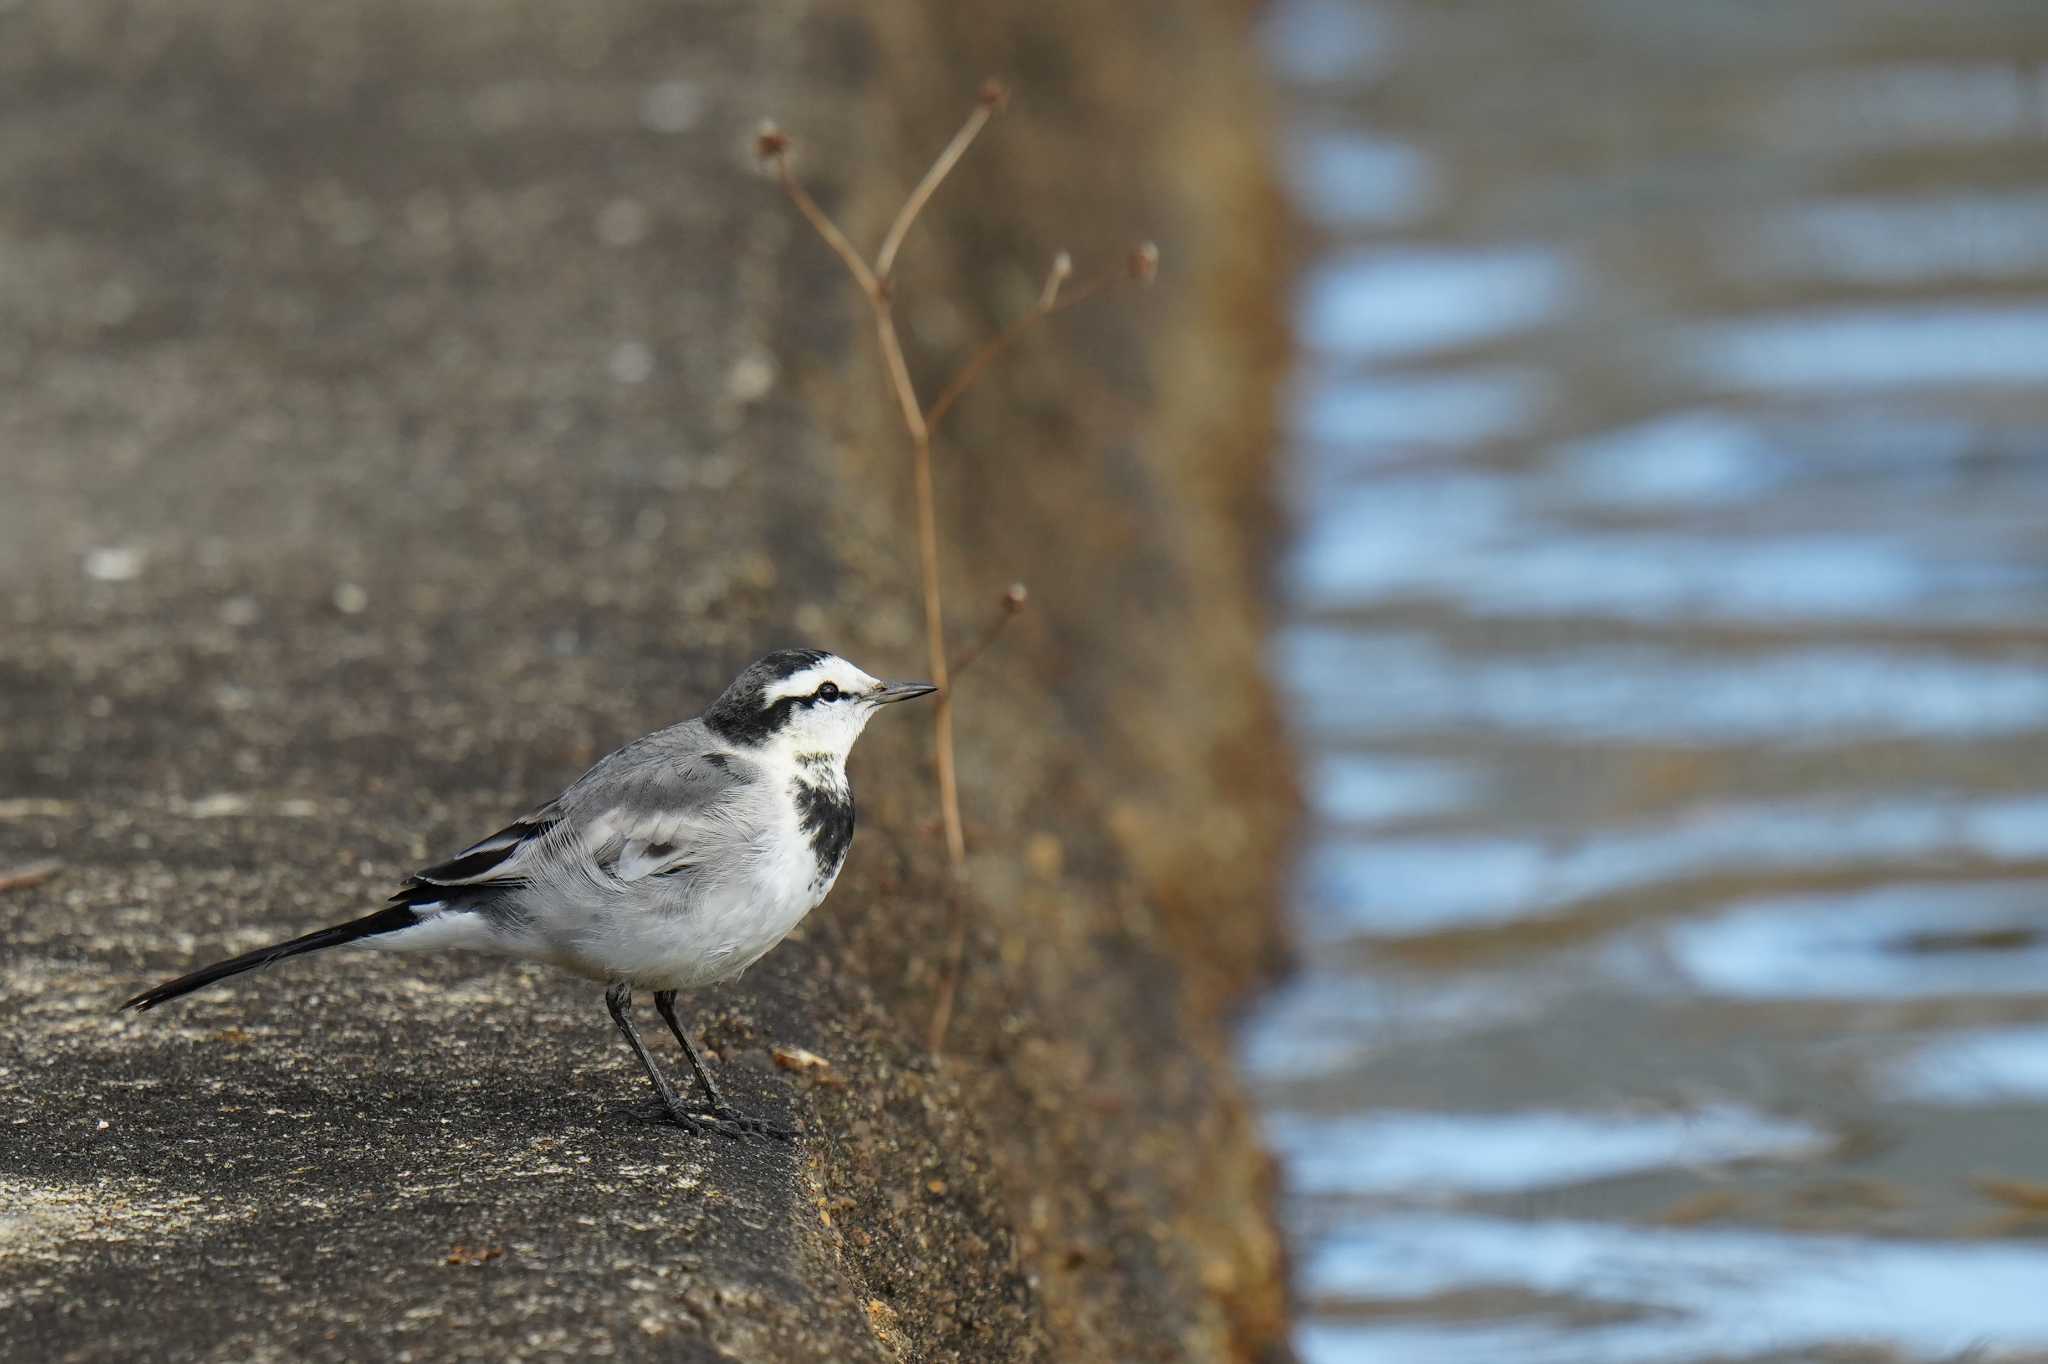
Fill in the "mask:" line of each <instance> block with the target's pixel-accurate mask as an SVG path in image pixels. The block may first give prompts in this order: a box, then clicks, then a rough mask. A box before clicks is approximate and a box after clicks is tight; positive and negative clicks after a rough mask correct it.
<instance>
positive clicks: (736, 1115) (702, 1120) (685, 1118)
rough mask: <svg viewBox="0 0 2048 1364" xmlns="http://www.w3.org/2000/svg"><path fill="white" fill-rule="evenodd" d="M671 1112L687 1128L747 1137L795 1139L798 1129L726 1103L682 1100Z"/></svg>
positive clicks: (701, 1131) (697, 1131)
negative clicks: (748, 1112) (691, 1102)
mask: <svg viewBox="0 0 2048 1364" xmlns="http://www.w3.org/2000/svg"><path fill="white" fill-rule="evenodd" d="M669 1116H670V1117H671V1118H674V1119H675V1121H676V1123H677V1125H679V1126H680V1127H682V1128H683V1129H684V1130H685V1131H688V1132H695V1133H699V1134H702V1133H706V1132H716V1133H718V1134H719V1135H720V1136H725V1137H733V1138H736V1139H737V1138H744V1137H763V1138H767V1139H769V1140H772V1141H794V1140H796V1131H795V1129H793V1128H789V1127H784V1126H783V1125H782V1124H781V1123H777V1122H770V1121H769V1120H768V1119H766V1118H756V1117H753V1116H752V1115H750V1114H746V1113H742V1112H740V1111H739V1110H738V1109H736V1108H730V1107H727V1106H726V1105H724V1104H691V1105H688V1106H685V1105H681V1104H678V1105H677V1106H676V1107H674V1108H672V1109H670V1110H669Z"/></svg>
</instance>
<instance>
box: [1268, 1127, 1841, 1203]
mask: <svg viewBox="0 0 2048 1364" xmlns="http://www.w3.org/2000/svg"><path fill="white" fill-rule="evenodd" d="M1268 1130H1269V1131H1270V1132H1271V1134H1272V1141H1273V1144H1274V1147H1275V1148H1276V1149H1277V1150H1278V1151H1279V1152H1280V1154H1281V1155H1282V1156H1284V1157H1286V1159H1287V1161H1288V1169H1289V1172H1290V1175H1291V1187H1292V1188H1293V1190H1294V1192H1296V1193H1299V1194H1309V1195H1320V1194H1347V1195H1362V1194H1412V1195H1420V1196H1424V1197H1428V1198H1432V1199H1442V1198H1450V1197H1455V1196H1458V1195H1461V1194H1503V1193H1517V1192H1526V1191H1530V1190H1535V1189H1542V1188H1547V1187H1551V1186H1555V1185H1562V1184H1578V1183H1583V1182H1585V1181H1587V1180H1594V1179H1607V1178H1611V1177H1613V1176H1616V1175H1625V1174H1635V1173H1640V1172H1642V1171H1645V1170H1654V1169H1659V1168H1663V1167H1670V1166H1700V1165H1709V1164H1715V1163H1720V1162H1725V1161H1733V1160H1750V1159H1756V1158H1759V1157H1773V1158H1779V1159H1783V1158H1787V1157H1793V1156H1802V1155H1812V1154H1815V1153H1817V1152H1819V1151H1822V1150H1825V1149H1827V1148H1828V1147H1829V1146H1831V1145H1832V1144H1833V1139H1832V1138H1831V1137H1830V1136H1829V1135H1828V1134H1827V1133H1826V1132H1824V1131H1823V1130H1821V1129H1820V1128H1818V1127H1815V1126H1813V1125H1811V1124H1809V1123H1803V1122H1797V1121H1792V1120H1789V1119H1784V1118H1775V1117H1772V1116H1770V1115H1769V1114H1765V1113H1757V1112H1753V1111H1751V1110H1749V1109H1746V1108H1739V1107H1736V1106H1734V1105H1719V1106H1714V1107H1709V1108H1702V1109H1697V1110H1694V1111H1690V1112H1665V1113H1658V1112H1636V1113H1629V1112H1612V1113H1572V1112H1561V1111H1548V1110H1533V1111H1532V1110H1524V1111H1521V1112H1513V1113H1412V1112H1411V1113H1396V1112H1388V1111H1385V1110H1379V1111H1375V1112H1372V1113H1360V1114H1352V1115H1348V1116H1344V1117H1311V1116H1307V1115H1304V1114H1298V1113H1282V1114H1276V1115H1274V1116H1273V1117H1272V1118H1271V1119H1270V1121H1269V1123H1268Z"/></svg>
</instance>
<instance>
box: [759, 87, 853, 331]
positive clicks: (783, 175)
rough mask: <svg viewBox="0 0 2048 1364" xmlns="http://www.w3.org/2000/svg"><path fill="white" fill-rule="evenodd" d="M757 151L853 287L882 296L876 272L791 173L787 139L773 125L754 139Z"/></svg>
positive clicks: (762, 128) (762, 129)
mask: <svg viewBox="0 0 2048 1364" xmlns="http://www.w3.org/2000/svg"><path fill="white" fill-rule="evenodd" d="M754 147H755V150H757V151H758V152H759V153H760V154H761V157H762V159H763V160H765V161H767V162H769V163H770V164H771V165H773V166H774V167H775V178H776V179H777V180H780V181H781V182H782V191H783V193H785V194H787V195H788V196H789V198H790V202H791V203H794V204H795V205H796V207H797V211H798V212H799V213H801V214H803V215H804V217H805V218H806V219H807V220H809V222H810V224H811V226H812V227H814V228H816V229H817V230H818V235H819V236H820V237H823V238H824V239H825V245H827V246H829V247H831V248H832V250H833V252H834V253H835V254H837V255H838V257H839V259H840V261H841V262H843V263H844V264H845V266H846V270H847V273H848V274H850V275H852V276H853V280H854V283H856V284H858V285H860V291H861V292H862V293H864V294H866V295H867V296H868V297H869V298H870V299H872V298H874V296H875V295H876V294H877V293H879V292H880V290H879V289H878V288H877V287H876V284H875V275H874V272H873V271H872V270H870V269H868V263H867V262H866V261H864V260H862V259H861V258H860V251H859V250H858V249H857V248H856V247H855V246H854V244H853V243H852V242H850V241H848V240H847V238H846V234H845V233H844V232H841V231H840V230H839V225H838V224H837V223H835V222H833V221H832V219H831V217H830V216H829V215H827V214H826V212H825V210H824V209H822V208H819V207H818V201H817V200H815V199H813V198H811V195H810V191H809V190H806V189H805V188H804V187H803V186H802V185H801V184H799V183H798V182H797V178H796V175H795V173H794V172H792V171H791V170H790V168H789V138H788V136H787V135H786V134H784V133H783V131H782V130H781V129H780V128H777V127H776V126H775V125H774V124H772V123H767V124H763V125H762V127H761V132H760V134H759V135H758V136H757V137H756V138H755V139H754Z"/></svg>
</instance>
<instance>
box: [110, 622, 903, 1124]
mask: <svg viewBox="0 0 2048 1364" xmlns="http://www.w3.org/2000/svg"><path fill="white" fill-rule="evenodd" d="M934 690H936V688H933V687H930V686H927V685H926V684H924V683H922V682H897V683H886V684H885V683H882V682H878V681H876V680H875V679H874V678H872V677H870V676H868V675H867V674H866V673H864V672H862V671H861V670H860V669H859V668H856V667H854V666H853V665H852V664H851V663H848V662H847V661H846V660H845V659H843V658H840V657H838V656H837V655H834V654H828V653H822V652H819V651H818V650H815V649H784V650H782V651H780V652H778V653H772V654H769V655H768V656H767V657H766V658H763V659H761V660H760V661H759V662H756V663H754V664H753V665H752V666H750V667H749V668H748V669H747V670H746V671H745V672H743V673H741V674H740V675H739V676H738V677H737V678H736V679H734V681H733V683H732V685H731V686H729V687H727V688H726V689H725V691H724V693H723V694H722V695H720V696H719V698H718V699H717V700H716V701H714V702H712V703H711V707H710V709H708V710H706V711H705V712H704V714H703V715H701V716H699V717H698V718H697V719H695V720H686V721H684V722H683V723H682V724H679V725H672V726H670V727H669V728H667V729H662V730H656V731H655V732H654V733H652V734H649V735H647V736H646V737H645V738H641V739H636V740H634V741H633V742H632V743H630V744H627V745H626V746H625V747H624V748H622V749H620V750H618V751H617V752H616V753H613V754H611V755H610V756H609V757H606V758H604V759H603V760H602V761H600V762H599V763H598V764H597V765H596V766H595V767H593V768H591V769H590V770H589V771H588V772H585V773H584V774H583V775H582V776H581V777H580V778H578V779H577V781H576V783H575V784H574V785H573V786H571V787H570V788H569V789H568V790H566V791H564V792H563V793H562V794H561V795H559V796H557V797H555V799H553V800H551V801H549V802H548V803H547V804H546V805H543V806H541V807H540V808H539V809H538V810H535V811H534V812H533V813H532V814H530V815H527V816H526V817H525V818H524V819H521V820H518V821H517V822H515V823H513V824H510V825H508V826H506V827H505V828H503V829H500V830H499V831H498V832H497V833H494V834H492V835H491V836H490V837H489V838H486V839H484V840H483V841H482V842H481V843H473V844H471V845H470V846H469V847H467V848H464V849H463V850H462V851H461V852H459V853H457V854H455V856H453V857H451V858H449V859H448V860H447V861H445V862H439V863H436V864H435V865H433V866H431V867H428V868H426V869H425V870H423V871H419V872H415V873H414V874H413V875H412V876H410V877H408V878H406V881H405V885H404V887H403V888H402V889H400V890H399V892H398V893H397V894H396V895H394V896H392V897H391V903H390V904H389V905H387V906H386V907H385V908H383V909H380V910H378V911H377V912H376V913H375V914H370V915H367V916H365V917H363V918H360V919H355V920H352V921H351V922H349V923H345V924H336V925H335V926H334V927H332V928H323V929H321V930H320V931H319V932H317V933H308V934H306V935H305V936H304V937H302V938H293V939H292V940H291V941H290V942H282V943H277V944H275V945H274V946H271V947H264V948H259V949H257V950H256V951H254V952H245V953H243V954H242V955H241V956H239V957H231V958H229V959H228V960H227V961H222V962H216V963H214V964H213V965H212V966H207V967H203V968H201V969H200V970H197V971H194V972H192V973H191V974H190V975H186V976H180V977H178V979H176V980H173V981H167V982H165V983H164V984H162V985H159V986H157V987H156V988H155V989H153V990H145V991H143V992H142V993H141V994H139V995H137V996H135V998H133V999H131V1000H129V1001H127V1003H126V1004H124V1005H123V1006H122V1007H123V1008H132V1009H137V1010H142V1009H153V1008H155V1007H156V1006H157V1005H159V1004H162V1003H163V1002H164V1001H165V1000H169V999H176V998H177V997H178V996H179V995H182V994H188V993H190V992H191V991H193V990H197V989H199V988H200V987H201V986H204V985H211V984H213V983H214V982H215V981H217V980H224V979H226V978H227V977H229V976H232V975H235V974H237V973H239V972H242V971H248V970H252V969H254V968H255V967H258V966H267V965H269V964H270V963H271V962H274V961H282V960H284V959H285V958H286V957H296V956H298V955H300V954H301V953H304V952H317V951H319V950H321V949H322V948H325V947H334V946H337V945H339V944H341V943H363V944H366V945H368V946H371V947H379V948H389V949H392V950H395V951H411V950H413V949H415V948H432V947H467V948H476V949H480V950H482V951H485V952H494V953H497V954H499V955H501V956H507V957H519V958H523V959H525V960H528V961H544V962H549V963H552V964H553V965H556V966H561V967H565V968H567V969H568V970H571V971H574V972H576V973H577V974H578V975H582V976H588V977H590V978H591V979H593V980H598V981H602V982H604V984H605V986H606V989H605V996H604V1002H605V1005H606V1007H607V1008H609V1009H610V1010H611V1015H612V1021H613V1022H614V1023H616V1024H617V1025H618V1028H619V1031H620V1032H622V1033H624V1034H625V1035H626V1042H627V1044H628V1045H630V1046H631V1047H632V1048H633V1054H634V1055H635V1056H637V1057H639V1058H640V1064H641V1065H642V1066H644V1067H646V1069H647V1078H648V1079H649V1080H651V1081H653V1083H654V1089H655V1092H656V1093H657V1094H659V1095H660V1096H661V1102H662V1105H663V1107H665V1108H666V1109H667V1110H668V1114H669V1116H670V1117H671V1118H673V1119H674V1120H675V1121H676V1122H677V1123H679V1124H681V1125H682V1126H683V1127H684V1128H686V1129H688V1130H690V1131H692V1132H712V1131H718V1132H724V1133H726V1134H727V1135H738V1134H740V1133H753V1134H756V1135H761V1136H776V1137H788V1136H790V1135H791V1133H790V1132H789V1130H788V1129H786V1128H782V1127H779V1126H777V1125H776V1124H773V1123H770V1122H766V1121H763V1120H762V1119H759V1118H750V1117H747V1116H745V1115H744V1114H741V1113H738V1112H735V1111H734V1110H733V1108H732V1107H731V1106H730V1105H728V1104H727V1103H726V1102H725V1099H724V1098H723V1096H721V1095H720V1094H719V1092H718V1086H717V1085H715V1084H713V1083H712V1080H711V1076H710V1074H709V1073H708V1072H706V1071H705V1069H704V1063H703V1062H702V1061H701V1060H699V1059H698V1056H697V1051H696V1048H694V1047H692V1046H691V1045H690V1039H689V1037H688V1036H687V1035H686V1034H685V1033H684V1032H683V1026H682V1024H681V1023H680V1022H678V1021H677V1019H676V1005H675V999H676V992H677V991H678V990H689V989H695V988H696V987H698V986H703V985H711V984H715V983H716V982H719V981H725V980H731V979H732V978H733V977H735V976H737V975H739V974H740V972H742V971H744V970H746V969H747V968H748V967H749V966H752V965H753V964H754V963H755V962H756V961H759V960H760V959H761V957H762V956H764V955H765V954H766V953H767V951H768V949H769V948H771V947H773V946H775V944H777V943H779V942H781V941H782V939H783V938H784V937H785V936H787V935H788V933H789V931H790V930H791V929H793V928H795V927H796V926H797V924H798V923H799V922H800V921H801V920H802V919H803V917H804V916H805V915H806V914H808V913H810V912H811V910H813V909H814V908H816V907H817V905H818V902H819V901H821V900H823V899H824V898H825V895H826V892H828V891H830V890H831V889H832V882H833V881H834V880H835V879H836V878H837V877H838V875H839V868H840V865H841V864H842V863H844V862H845V860H846V849H847V846H848V845H849V844H850V843H851V842H852V841H853V789H852V787H850V786H849V785H848V784H847V780H846V755H847V754H848V752H850V751H851V750H852V748H853V744H854V740H856V739H858V738H859V737H860V733H861V730H863V729H864V728H866V727H867V723H868V720H869V719H870V718H871V717H872V716H873V715H874V713H875V711H876V710H877V709H878V708H880V707H882V706H885V705H888V704H889V703H891V702H894V701H908V700H910V699H911V698H913V697H918V696H926V695H929V694H930V693H931V692H933V691H934ZM636 986H637V987H639V988H641V989H646V990H652V991H653V992H654V1005H655V1007H656V1008H657V1009H659V1010H660V1011H661V1016H662V1018H663V1019H664V1020H666V1021H667V1023H668V1026H669V1029H670V1031H672V1032H674V1033H675V1035H676V1041H678V1042H680V1043H682V1047H683V1055H684V1056H685V1057H687V1058H688V1059H689V1062H690V1069H691V1070H692V1071H693V1072H695V1074H696V1077H697V1082H698V1083H699V1084H701V1085H702V1086H703V1087H704V1094H705V1098H706V1099H707V1100H708V1101H709V1102H708V1103H706V1104H703V1105H697V1106H693V1105H688V1104H685V1103H684V1102H683V1101H682V1100H681V1099H679V1098H678V1097H677V1096H676V1092H675V1090H674V1089H673V1088H671V1087H670V1085H669V1082H668V1080H667V1079H666V1078H664V1077H663V1075H662V1073H661V1071H660V1070H659V1069H657V1068H656V1066H655V1064H654V1058H653V1057H651V1056H649V1055H648V1054H647V1048H646V1046H645V1045H644V1044H643V1043H642V1042H641V1041H640V1033H639V1031H638V1030H637V1029H636V1028H634V1026H633V1019H632V1015H631V1013H630V1010H631V1008H632V1003H633V990H634V988H635V987H636Z"/></svg>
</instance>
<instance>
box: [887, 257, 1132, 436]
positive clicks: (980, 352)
mask: <svg viewBox="0 0 2048 1364" xmlns="http://www.w3.org/2000/svg"><path fill="white" fill-rule="evenodd" d="M1063 261H1067V254H1066V252H1064V251H1062V252H1061V253H1060V254H1059V256H1058V257H1057V258H1055V259H1054V261H1053V268H1052V271H1051V272H1050V273H1049V274H1047V275H1046V277H1045V287H1044V288H1043V289H1042V290H1040V292H1039V295H1038V306H1037V307H1035V308H1033V309H1032V310H1031V311H1030V312H1028V313H1026V314H1024V315H1023V316H1022V317H1020V318H1018V319H1016V320H1015V321H1014V322H1012V323H1010V325H1009V326H1007V327H1005V328H1003V329H1002V330H1001V331H999V332H997V333H996V334H995V335H994V336H991V337H990V338H989V339H988V340H986V341H984V342H982V343H981V345H980V346H978V347H976V348H975V351H974V354H972V355H970V356H968V357H967V363H966V364H964V365H962V366H960V368H959V369H958V370H957V371H955V372H954V375H953V377H952V378H951V379H949V380H947V381H946V386H945V387H944V388H943V389H941V390H940V391H939V396H938V397H937V398H935V399H933V400H932V405H931V407H930V408H929V409H927V410H926V412H925V414H924V420H925V425H926V426H928V427H930V428H931V429H932V430H934V431H936V430H938V427H939V422H940V421H941V420H943V419H944V417H945V415H946V414H947V413H948V412H950V411H952V410H953V404H954V403H957V402H959V401H960V399H961V397H962V396H963V395H964V394H965V393H966V392H967V390H968V389H969V388H972V387H973V386H974V381H975V380H976V379H979V378H980V377H981V372H982V371H983V370H984V369H987V368H988V366H989V362H990V361H992V360H994V359H995V358H996V357H997V356H998V355H1001V354H1002V353H1003V352H1004V351H1006V350H1008V349H1009V348H1010V346H1011V345H1012V344H1013V343H1014V342H1015V341H1016V340H1017V338H1018V337H1020V336H1022V335H1024V333H1025V332H1028V331H1030V330H1031V329H1032V328H1033V327H1034V326H1036V325H1037V324H1038V323H1040V322H1042V321H1043V320H1045V319H1046V318H1048V317H1055V316H1058V315H1059V314H1060V313H1063V312H1065V311H1066V310H1067V309H1069V308H1075V307H1079V306H1080V305H1081V304H1083V303H1086V302H1087V301H1088V300H1089V299H1091V298H1093V297H1095V295H1097V294H1099V293H1101V292H1102V291H1103V290H1104V289H1105V288H1107V287H1108V286H1110V285H1111V284H1114V283H1116V282H1117V281H1118V280H1119V279H1121V278H1124V277H1125V275H1124V274H1123V273H1120V272H1116V271H1104V272H1103V273H1102V274H1099V275H1097V276H1096V277H1095V278H1094V279H1091V280H1089V281H1088V282H1087V283H1086V284H1083V285H1081V286H1080V287H1078V288H1075V289H1069V290H1068V291H1067V292H1066V294H1065V295H1064V296H1063V295H1061V293H1060V283H1061V281H1063V280H1064V279H1065V278H1066V274H1067V273H1071V272H1072V269H1073V266H1072V263H1071V262H1068V263H1067V271H1066V272H1062V271H1061V269H1060V265H1061V262H1063Z"/></svg>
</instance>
